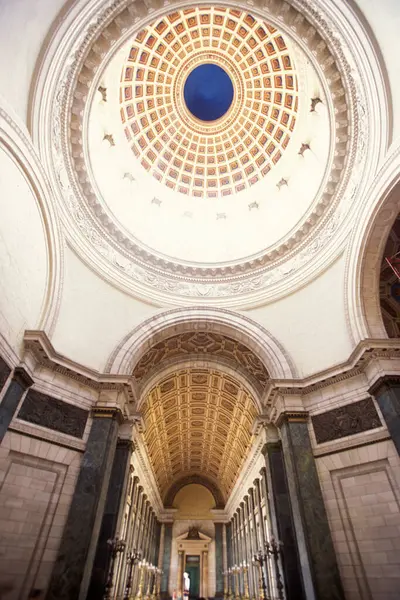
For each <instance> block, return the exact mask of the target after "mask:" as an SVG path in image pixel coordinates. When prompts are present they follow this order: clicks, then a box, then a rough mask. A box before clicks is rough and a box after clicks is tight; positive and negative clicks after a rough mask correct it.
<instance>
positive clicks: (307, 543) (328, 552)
mask: <svg viewBox="0 0 400 600" xmlns="http://www.w3.org/2000/svg"><path fill="white" fill-rule="evenodd" d="M307 422H308V417H307V414H306V413H301V412H300V413H294V412H293V413H285V414H284V415H282V416H281V418H280V429H281V438H282V449H283V456H284V462H285V470H286V476H287V483H288V489H289V495H290V500H291V508H292V513H293V521H294V528H295V533H296V539H297V545H298V550H299V556H300V565H301V576H302V580H303V589H304V592H305V597H306V598H307V600H319V599H322V598H323V600H343V599H344V593H343V589H342V583H341V580H340V575H339V569H338V566H337V562H336V554H335V549H334V547H333V542H332V537H331V532H330V529H329V523H328V518H327V514H326V509H325V504H324V500H323V497H322V492H321V487H320V483H319V479H318V473H317V468H316V465H315V460H314V456H313V452H312V447H311V441H310V436H309V433H308V424H307Z"/></svg>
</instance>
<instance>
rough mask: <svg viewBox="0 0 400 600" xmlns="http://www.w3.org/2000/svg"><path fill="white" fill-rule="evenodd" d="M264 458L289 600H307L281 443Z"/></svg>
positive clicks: (267, 448)
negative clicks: (282, 554)
mask: <svg viewBox="0 0 400 600" xmlns="http://www.w3.org/2000/svg"><path fill="white" fill-rule="evenodd" d="M263 454H264V456H265V460H266V464H267V466H268V470H269V472H270V475H271V477H270V479H271V487H272V496H273V502H271V504H273V506H274V509H275V518H276V526H277V532H276V533H277V537H278V539H279V540H281V541H282V542H283V552H284V557H283V561H282V566H283V576H284V582H285V590H286V598H287V600H305V597H304V592H303V584H302V579H301V575H300V559H299V555H298V549H297V544H296V535H295V531H294V523H293V518H292V510H291V505H290V498H289V490H288V486H287V481H286V473H285V465H284V461H283V452H282V444H281V442H279V441H278V442H272V443H269V444H265V446H264V448H263Z"/></svg>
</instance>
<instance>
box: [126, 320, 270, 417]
mask: <svg viewBox="0 0 400 600" xmlns="http://www.w3.org/2000/svg"><path fill="white" fill-rule="evenodd" d="M188 354H193V355H196V356H198V355H200V354H202V355H206V356H210V357H216V358H224V359H227V360H229V361H230V362H231V363H232V364H233V365H237V366H240V367H241V368H242V369H243V370H244V371H246V372H247V373H248V374H249V375H251V376H252V377H253V378H254V379H255V380H256V381H257V382H258V383H259V384H260V385H261V386H262V387H265V385H266V383H267V381H268V379H269V375H268V372H267V369H266V368H265V366H264V365H263V363H262V362H261V361H260V359H259V358H258V356H256V355H255V354H254V352H253V351H252V350H250V348H248V347H247V346H245V345H244V344H241V343H240V342H237V341H235V340H233V339H231V338H229V337H227V336H224V335H220V334H218V333H210V332H203V331H191V332H188V333H182V334H179V335H175V336H172V337H170V338H168V339H166V340H164V341H162V342H160V343H158V344H155V345H154V346H153V347H152V348H151V349H150V350H148V352H146V354H145V355H144V356H143V357H142V358H141V359H140V361H139V362H138V364H137V365H136V367H135V369H134V371H133V375H134V377H135V378H136V379H137V380H141V379H143V377H145V376H146V375H147V374H148V373H149V372H150V371H152V370H153V369H155V368H157V367H158V366H159V365H160V364H161V362H162V361H165V360H168V359H171V358H176V357H180V356H185V355H188ZM189 377H190V378H191V384H192V385H193V386H196V385H200V386H201V385H202V382H205V381H204V378H205V377H207V381H208V375H204V374H203V373H200V372H196V373H192V374H190V375H189V374H186V373H183V374H182V375H180V376H179V377H178V378H176V379H174V380H172V381H171V380H170V379H168V380H166V381H165V382H164V383H163V390H162V391H163V393H164V392H168V391H169V390H173V389H176V387H177V386H178V385H180V386H181V387H185V386H187V380H188V378H189ZM218 385H219V379H218V376H217V375H215V376H214V378H213V380H212V383H211V387H212V388H214V390H212V391H211V393H217V394H219V390H218ZM226 386H227V388H226V391H227V398H226V402H227V404H229V398H230V397H231V396H232V395H235V389H236V388H238V385H237V384H235V383H232V382H231V381H226ZM229 390H231V391H229ZM182 400H183V399H182ZM181 403H182V404H183V401H181ZM228 410H229V409H228Z"/></svg>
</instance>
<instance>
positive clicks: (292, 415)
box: [276, 410, 308, 428]
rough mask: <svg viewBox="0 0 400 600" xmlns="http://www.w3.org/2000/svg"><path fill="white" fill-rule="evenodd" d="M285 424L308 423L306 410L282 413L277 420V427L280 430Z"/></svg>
mask: <svg viewBox="0 0 400 600" xmlns="http://www.w3.org/2000/svg"><path fill="white" fill-rule="evenodd" d="M284 423H308V412H307V411H305V410H299V411H297V410H296V411H284V412H281V413H280V415H279V417H278V418H277V420H276V426H277V427H279V428H280V427H282V425H283V424H284Z"/></svg>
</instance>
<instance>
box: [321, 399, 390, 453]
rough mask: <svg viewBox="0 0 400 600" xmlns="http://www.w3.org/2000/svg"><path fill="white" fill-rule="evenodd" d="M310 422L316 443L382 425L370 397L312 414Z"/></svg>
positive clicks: (322, 442)
mask: <svg viewBox="0 0 400 600" xmlns="http://www.w3.org/2000/svg"><path fill="white" fill-rule="evenodd" d="M311 423H312V426H313V429H314V433H315V438H316V441H317V444H324V443H325V442H331V441H333V440H337V439H339V438H342V437H346V436H349V435H355V434H357V433H362V432H363V431H369V430H370V429H376V428H377V427H382V423H381V421H380V419H379V416H378V413H377V410H376V408H375V405H374V402H373V400H372V398H365V399H364V400H358V402H353V403H351V404H344V405H343V406H340V407H338V408H334V409H332V410H328V411H326V412H323V413H319V414H317V415H313V416H312V417H311Z"/></svg>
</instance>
